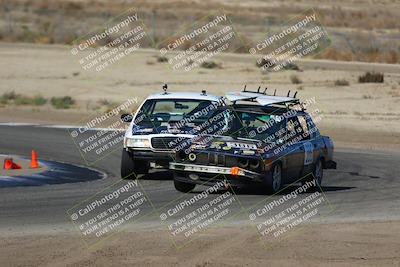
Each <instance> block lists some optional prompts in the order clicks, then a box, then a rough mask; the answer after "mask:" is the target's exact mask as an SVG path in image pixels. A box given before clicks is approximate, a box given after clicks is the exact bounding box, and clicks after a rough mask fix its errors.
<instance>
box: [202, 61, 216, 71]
mask: <svg viewBox="0 0 400 267" xmlns="http://www.w3.org/2000/svg"><path fill="white" fill-rule="evenodd" d="M201 67H202V68H205V69H215V68H219V67H220V65H219V64H217V63H215V62H214V61H204V62H203V63H201Z"/></svg>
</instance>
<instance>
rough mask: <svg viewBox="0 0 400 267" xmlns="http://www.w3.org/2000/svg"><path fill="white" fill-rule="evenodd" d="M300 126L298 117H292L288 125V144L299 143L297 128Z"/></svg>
mask: <svg viewBox="0 0 400 267" xmlns="http://www.w3.org/2000/svg"><path fill="white" fill-rule="evenodd" d="M298 126H299V122H298V120H297V117H291V118H289V119H288V120H287V124H286V129H287V132H286V141H287V142H293V141H294V142H297V141H296V140H297V139H298V137H297V136H298V135H297V132H296V129H297V127H298Z"/></svg>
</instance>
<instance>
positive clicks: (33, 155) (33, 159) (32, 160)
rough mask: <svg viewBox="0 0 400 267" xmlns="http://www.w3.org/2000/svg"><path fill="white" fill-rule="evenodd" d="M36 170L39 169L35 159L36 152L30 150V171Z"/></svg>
mask: <svg viewBox="0 0 400 267" xmlns="http://www.w3.org/2000/svg"><path fill="white" fill-rule="evenodd" d="M37 168H39V163H38V161H37V158H36V152H35V150H32V159H31V169H37Z"/></svg>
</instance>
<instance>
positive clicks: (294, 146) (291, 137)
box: [285, 116, 304, 182]
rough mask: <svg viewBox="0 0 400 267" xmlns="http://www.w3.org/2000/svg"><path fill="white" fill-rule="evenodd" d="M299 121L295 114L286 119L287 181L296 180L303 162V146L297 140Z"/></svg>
mask: <svg viewBox="0 0 400 267" xmlns="http://www.w3.org/2000/svg"><path fill="white" fill-rule="evenodd" d="M298 127H299V121H298V119H297V117H296V116H293V117H290V118H288V119H287V127H286V128H287V132H286V152H285V160H286V166H287V176H288V177H287V182H292V181H296V180H297V179H298V177H299V176H300V174H301V171H302V169H303V163H304V147H303V144H302V143H301V142H298V140H299V134H298V132H297V131H298Z"/></svg>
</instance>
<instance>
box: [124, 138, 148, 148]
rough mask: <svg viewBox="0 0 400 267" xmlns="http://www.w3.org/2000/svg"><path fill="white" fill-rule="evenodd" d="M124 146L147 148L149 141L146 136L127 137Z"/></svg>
mask: <svg viewBox="0 0 400 267" xmlns="http://www.w3.org/2000/svg"><path fill="white" fill-rule="evenodd" d="M126 146H127V147H142V148H149V147H150V141H149V139H147V138H127V139H126Z"/></svg>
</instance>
